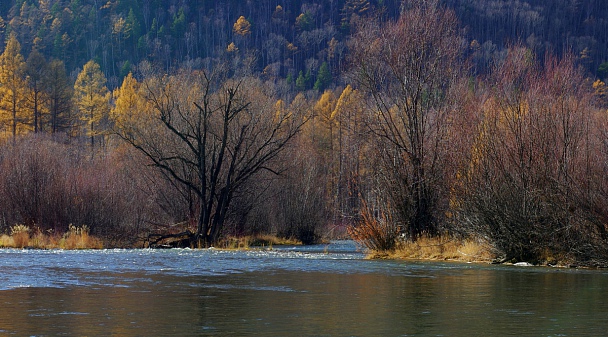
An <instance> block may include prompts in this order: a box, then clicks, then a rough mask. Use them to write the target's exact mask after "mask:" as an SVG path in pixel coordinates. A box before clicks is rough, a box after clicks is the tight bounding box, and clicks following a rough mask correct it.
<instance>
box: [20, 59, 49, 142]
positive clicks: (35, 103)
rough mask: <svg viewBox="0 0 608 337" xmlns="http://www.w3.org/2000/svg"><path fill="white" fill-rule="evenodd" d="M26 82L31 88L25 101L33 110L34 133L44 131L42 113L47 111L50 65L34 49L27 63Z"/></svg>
mask: <svg viewBox="0 0 608 337" xmlns="http://www.w3.org/2000/svg"><path fill="white" fill-rule="evenodd" d="M24 73H25V80H26V84H27V86H28V88H29V91H28V92H27V94H26V97H25V100H26V102H27V105H28V109H31V112H32V118H31V124H32V126H33V130H34V133H38V132H40V131H41V130H42V124H43V121H42V113H43V112H44V110H45V109H46V103H47V100H46V92H45V85H46V83H45V81H46V80H47V79H48V63H47V62H46V60H45V58H44V56H43V55H42V54H41V53H40V52H39V51H38V50H37V49H34V50H32V52H30V55H29V56H28V58H27V61H26V62H25V71H24Z"/></svg>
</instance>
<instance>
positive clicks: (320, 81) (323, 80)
mask: <svg viewBox="0 0 608 337" xmlns="http://www.w3.org/2000/svg"><path fill="white" fill-rule="evenodd" d="M330 84H331V72H330V71H329V65H328V64H327V62H323V64H321V67H319V73H318V74H317V80H316V81H315V85H314V89H315V90H318V91H321V90H325V89H326V88H327V87H328V86H329V85H330Z"/></svg>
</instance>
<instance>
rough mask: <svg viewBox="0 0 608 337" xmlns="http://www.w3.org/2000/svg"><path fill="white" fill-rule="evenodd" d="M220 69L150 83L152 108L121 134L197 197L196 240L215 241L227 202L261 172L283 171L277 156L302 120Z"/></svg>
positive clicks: (257, 86)
mask: <svg viewBox="0 0 608 337" xmlns="http://www.w3.org/2000/svg"><path fill="white" fill-rule="evenodd" d="M220 73H221V72H220V71H219V70H218V71H215V72H207V71H195V72H190V73H181V74H178V75H174V76H164V77H162V78H158V77H151V78H147V79H146V80H145V81H144V82H143V83H142V87H141V92H142V95H143V96H144V98H145V100H146V102H147V104H148V106H149V108H148V110H149V112H148V113H144V114H143V116H142V119H140V121H139V122H137V124H134V125H121V126H120V127H121V128H120V129H119V132H118V133H119V135H120V136H121V137H122V138H123V139H124V140H126V141H127V142H129V143H130V144H132V145H133V146H134V147H135V148H137V149H138V150H140V151H141V152H142V153H143V154H144V155H145V156H147V157H148V159H149V160H150V161H151V163H152V165H154V166H156V167H158V168H159V169H160V170H162V171H164V172H165V173H166V175H167V176H169V177H170V178H171V179H173V180H174V181H176V182H177V183H178V184H180V185H182V186H184V187H186V188H188V189H190V190H191V191H192V192H193V193H194V194H195V195H196V206H197V207H198V214H197V226H196V233H195V236H194V239H195V240H196V243H197V244H198V245H199V246H202V245H204V246H209V245H211V244H213V243H216V242H217V240H218V238H219V237H220V235H221V231H222V228H223V226H224V223H225V221H226V217H227V215H228V210H229V207H230V203H231V201H232V200H233V198H234V197H235V195H237V194H238V193H239V191H240V190H241V189H242V188H243V186H245V183H246V182H248V181H250V180H251V179H254V178H255V177H256V175H257V174H258V173H260V172H261V171H264V170H266V171H270V172H274V173H279V172H280V169H281V168H280V165H279V163H276V162H275V159H276V158H277V156H278V154H279V153H280V152H281V151H282V150H283V149H284V148H285V146H286V145H287V144H288V143H289V141H290V140H291V139H292V138H293V137H294V136H295V135H296V134H297V133H298V132H299V130H300V129H301V127H302V125H303V124H304V123H305V122H306V120H307V117H306V116H303V115H301V114H300V111H297V110H286V109H285V110H283V109H279V110H277V109H275V105H274V103H275V102H274V101H273V97H272V95H271V94H270V92H271V90H270V88H267V87H264V86H263V85H262V84H261V83H260V82H259V81H257V80H253V79H239V80H234V79H228V80H226V79H224V78H223V77H222V76H220Z"/></svg>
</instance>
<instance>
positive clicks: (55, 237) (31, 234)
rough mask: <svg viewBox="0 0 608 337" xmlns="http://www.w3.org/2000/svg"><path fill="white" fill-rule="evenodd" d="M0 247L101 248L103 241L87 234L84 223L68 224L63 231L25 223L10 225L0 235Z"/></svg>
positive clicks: (87, 230) (87, 229)
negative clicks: (8, 231)
mask: <svg viewBox="0 0 608 337" xmlns="http://www.w3.org/2000/svg"><path fill="white" fill-rule="evenodd" d="M0 248H21V249H22V248H31V249H102V248H104V245H103V241H102V240H101V239H99V238H97V237H95V236H92V235H89V228H88V227H87V226H86V225H83V226H80V227H78V226H73V225H70V226H69V229H68V231H67V232H65V233H53V232H42V231H40V230H39V229H31V228H30V227H28V226H25V225H15V226H13V227H11V231H10V234H2V235H1V236H0Z"/></svg>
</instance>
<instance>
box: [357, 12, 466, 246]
mask: <svg viewBox="0 0 608 337" xmlns="http://www.w3.org/2000/svg"><path fill="white" fill-rule="evenodd" d="M460 46H461V39H460V37H459V33H458V25H457V20H456V17H455V15H454V13H453V12H451V11H449V10H445V9H443V8H440V7H439V6H438V2H437V1H414V2H413V4H412V5H411V6H410V7H409V8H406V9H405V10H404V12H403V13H402V14H401V16H400V18H399V19H398V20H397V21H396V22H387V23H385V24H380V23H379V22H376V21H366V22H362V23H361V24H360V27H359V30H358V32H357V33H356V34H355V35H354V38H353V40H352V49H353V53H352V60H353V62H354V67H355V80H356V81H357V82H358V84H359V85H360V87H361V88H362V89H363V90H364V91H366V92H367V93H368V94H369V95H370V96H371V97H372V102H373V106H372V107H370V109H369V116H368V119H367V125H368V128H369V130H370V131H371V133H373V134H374V135H376V136H377V137H376V138H377V139H378V140H379V147H380V148H379V154H380V155H382V156H383V157H384V159H385V160H383V161H382V163H383V170H382V173H381V175H383V177H384V178H388V179H384V180H387V181H388V184H387V186H390V187H389V188H388V192H389V195H390V198H389V199H390V201H391V204H392V207H393V208H395V209H396V212H397V215H398V218H400V220H401V222H402V223H403V226H404V228H406V229H407V234H408V235H409V238H410V239H412V240H415V239H416V238H417V237H419V236H420V235H422V234H424V233H426V234H429V235H434V234H436V233H437V231H438V222H437V215H438V213H439V212H438V210H439V208H438V207H439V204H438V198H439V197H440V195H441V194H442V193H443V192H441V191H440V190H441V188H439V186H440V185H441V180H442V173H441V170H442V168H441V165H442V163H441V159H442V158H441V156H440V154H441V153H442V151H443V149H444V148H445V146H446V144H447V140H448V133H447V130H448V129H447V125H448V123H447V121H448V112H449V111H450V109H448V107H449V99H448V98H449V90H450V87H451V84H452V83H454V82H455V80H456V79H457V78H458V76H459V73H460V71H459V68H460V67H459V64H460V63H461V62H460V61H461V60H460V58H461V48H460Z"/></svg>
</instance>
